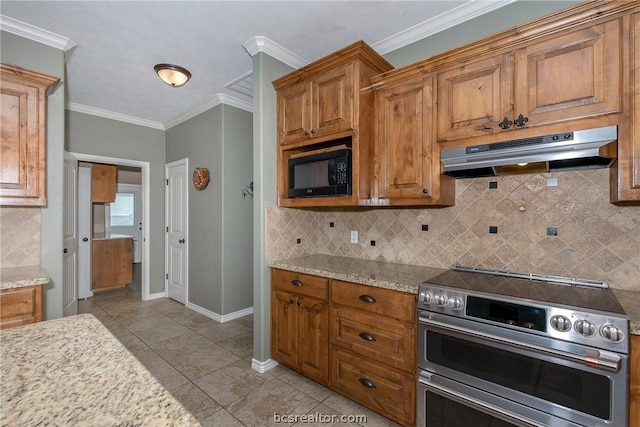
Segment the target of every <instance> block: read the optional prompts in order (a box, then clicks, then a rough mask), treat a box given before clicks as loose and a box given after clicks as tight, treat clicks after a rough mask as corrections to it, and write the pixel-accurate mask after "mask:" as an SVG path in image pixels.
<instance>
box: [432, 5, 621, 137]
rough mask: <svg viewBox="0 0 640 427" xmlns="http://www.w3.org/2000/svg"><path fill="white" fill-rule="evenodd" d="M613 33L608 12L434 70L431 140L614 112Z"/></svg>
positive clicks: (616, 54)
mask: <svg viewBox="0 0 640 427" xmlns="http://www.w3.org/2000/svg"><path fill="white" fill-rule="evenodd" d="M621 35H622V19H621V18H620V17H616V18H615V19H610V20H608V21H606V22H602V23H598V24H589V25H583V26H582V27H578V28H576V29H574V30H573V31H569V32H564V33H560V34H553V35H551V36H548V37H545V38H543V39H540V38H537V39H535V41H530V40H526V39H524V40H522V41H520V42H519V45H520V47H518V48H516V49H515V50H508V51H505V52H503V53H500V54H495V55H494V56H491V57H489V58H486V59H484V58H483V59H479V60H477V59H475V58H473V59H470V60H468V61H464V62H463V63H461V64H460V65H456V66H454V67H451V68H448V69H444V70H442V71H440V72H439V73H438V101H437V103H438V109H437V110H438V119H437V123H438V135H437V139H438V142H444V141H452V140H457V139H464V138H473V137H478V136H485V135H492V134H495V133H505V132H511V131H517V130H521V129H529V128H533V127H536V126H542V125H550V124H562V123H563V122H565V123H566V122H569V121H571V122H573V123H572V127H574V128H576V126H579V125H577V124H575V121H576V120H582V119H588V118H594V117H597V116H603V115H608V114H618V113H621V112H622V98H621V94H622V66H623V63H622V39H621ZM595 126H598V124H597V123H594V122H591V123H588V124H586V125H585V126H583V128H585V127H595ZM559 130H565V129H563V128H561V127H557V128H556V129H550V130H549V133H553V132H554V131H559ZM526 136H529V135H526ZM512 137H513V138H517V137H518V134H517V133H516V134H514V135H513V136H512ZM482 142H484V141H482Z"/></svg>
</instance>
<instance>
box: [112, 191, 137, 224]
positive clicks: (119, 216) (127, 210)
mask: <svg viewBox="0 0 640 427" xmlns="http://www.w3.org/2000/svg"><path fill="white" fill-rule="evenodd" d="M134 201H135V198H134V195H133V193H116V201H115V202H113V203H110V206H109V208H110V209H109V210H110V214H109V226H110V227H133V223H134V211H135V209H134Z"/></svg>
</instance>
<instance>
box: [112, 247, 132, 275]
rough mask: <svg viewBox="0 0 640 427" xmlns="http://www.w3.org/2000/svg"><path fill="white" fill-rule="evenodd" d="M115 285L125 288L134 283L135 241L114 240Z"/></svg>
mask: <svg viewBox="0 0 640 427" xmlns="http://www.w3.org/2000/svg"><path fill="white" fill-rule="evenodd" d="M112 244H113V246H114V249H113V257H114V261H113V268H114V270H113V276H114V284H115V285H121V286H124V285H126V284H127V283H131V282H133V239H128V238H124V239H114V240H113V242H112Z"/></svg>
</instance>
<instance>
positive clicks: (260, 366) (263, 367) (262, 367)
mask: <svg viewBox="0 0 640 427" xmlns="http://www.w3.org/2000/svg"><path fill="white" fill-rule="evenodd" d="M278 365H279V363H278V362H276V361H275V360H273V359H268V360H267V361H265V362H260V361H259V360H256V359H251V369H253V370H254V371H258V372H260V373H261V374H264V373H265V372H268V371H270V370H272V369H273V368H275V367H276V366H278Z"/></svg>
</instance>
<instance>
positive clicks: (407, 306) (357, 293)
mask: <svg viewBox="0 0 640 427" xmlns="http://www.w3.org/2000/svg"><path fill="white" fill-rule="evenodd" d="M331 301H332V302H333V303H334V304H341V305H346V306H349V307H353V308H357V309H358V310H364V311H367V312H369V313H375V314H381V315H383V316H387V317H392V318H394V319H399V320H404V321H407V322H414V321H415V317H416V310H417V308H416V296H415V295H412V294H407V293H404V292H398V291H393V290H390V289H383V288H376V287H373V286H366V285H357V284H354V283H348V282H342V281H340V280H334V281H332V284H331Z"/></svg>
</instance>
